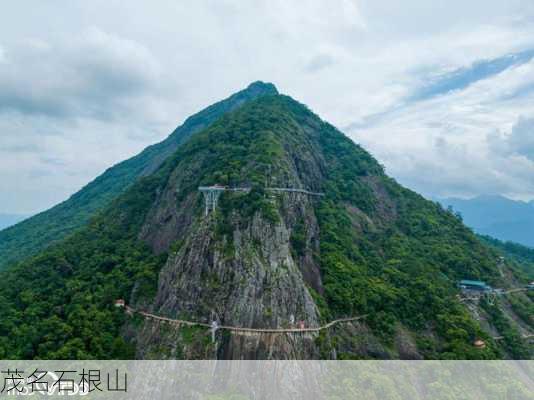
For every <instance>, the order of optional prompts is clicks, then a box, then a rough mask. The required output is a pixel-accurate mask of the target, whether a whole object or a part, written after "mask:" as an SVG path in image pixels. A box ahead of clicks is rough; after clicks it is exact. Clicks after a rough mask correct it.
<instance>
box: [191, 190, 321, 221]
mask: <svg viewBox="0 0 534 400" xmlns="http://www.w3.org/2000/svg"><path fill="white" fill-rule="evenodd" d="M198 190H199V191H200V192H201V193H203V194H204V202H205V208H206V211H205V215H206V216H208V214H209V213H210V212H211V211H214V210H215V209H216V208H217V203H218V201H219V196H220V195H221V193H222V192H225V191H229V192H250V190H251V188H250V187H227V186H222V185H213V186H199V187H198ZM265 190H268V191H270V192H290V193H302V194H306V195H308V196H324V193H319V192H311V191H309V190H306V189H298V188H279V187H266V188H265Z"/></svg>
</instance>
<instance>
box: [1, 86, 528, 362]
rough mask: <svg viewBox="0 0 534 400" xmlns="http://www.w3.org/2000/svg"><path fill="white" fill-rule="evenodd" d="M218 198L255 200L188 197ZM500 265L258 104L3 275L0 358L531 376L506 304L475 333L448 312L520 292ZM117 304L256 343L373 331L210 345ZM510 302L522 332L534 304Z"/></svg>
mask: <svg viewBox="0 0 534 400" xmlns="http://www.w3.org/2000/svg"><path fill="white" fill-rule="evenodd" d="M216 184H217V185H223V186H225V187H228V188H249V189H250V190H246V191H224V193H222V194H221V196H220V198H219V201H218V205H217V207H216V209H215V210H214V211H211V212H210V213H208V214H207V215H206V213H205V205H204V199H203V196H202V194H201V193H200V192H199V190H198V188H199V186H210V185H216ZM269 188H293V189H304V190H307V191H310V192H316V193H324V196H313V195H309V194H307V193H302V192H289V191H273V190H269ZM498 255H499V253H498V252H497V251H495V250H493V249H492V248H490V247H488V246H486V245H484V244H483V243H482V242H481V241H480V240H479V239H478V238H477V237H476V236H475V235H474V234H473V233H472V231H471V230H470V229H468V228H466V227H465V226H464V225H463V224H462V222H461V221H460V220H459V219H458V218H457V217H456V216H454V215H453V214H451V213H449V212H447V211H446V210H444V209H443V208H442V207H441V206H440V205H439V204H436V203H433V202H430V201H427V200H425V199H424V198H423V197H421V196H419V195H418V194H416V193H414V192H412V191H410V190H407V189H405V188H403V187H401V186H400V185H399V184H397V183H396V182H395V181H394V180H393V179H391V178H389V177H388V176H386V175H385V173H384V171H383V169H382V167H381V166H380V165H379V164H378V163H377V162H376V160H375V159H374V158H373V157H372V156H371V155H370V154H368V153H367V152H366V151H365V150H363V149H362V148H361V147H359V146H358V145H356V144H355V143H354V142H352V141H351V140H350V139H349V138H347V137H346V136H344V135H343V134H342V133H341V132H339V131H337V130H336V129H335V128H334V127H333V126H331V125H329V124H328V123H326V122H324V121H322V120H321V119H320V118H319V117H318V116H316V115H315V114H313V113H312V112H311V111H310V110H309V109H308V108H306V107H305V106H304V105H302V104H300V103H298V102H296V101H295V100H293V99H291V98H290V97H287V96H282V95H267V96H261V97H259V98H257V99H255V100H252V101H248V102H247V103H246V104H244V105H243V106H242V107H240V108H238V109H236V110H234V111H232V112H228V113H225V114H224V115H223V116H221V117H220V118H219V119H217V120H216V121H215V122H214V123H212V124H211V125H210V126H209V127H207V128H205V129H203V130H202V131H199V132H197V133H195V134H193V135H191V137H190V138H189V139H188V140H187V141H185V142H184V143H183V144H182V145H181V146H180V147H178V148H177V150H176V151H175V152H174V153H173V154H172V155H171V156H169V157H168V158H167V159H166V160H165V161H164V162H163V164H162V165H161V166H160V167H159V168H157V170H155V171H154V172H153V173H151V174H147V175H146V176H144V177H142V178H140V179H138V180H137V181H136V182H135V183H134V184H133V185H132V186H131V187H129V188H128V189H127V190H125V191H124V193H122V194H121V195H120V196H118V198H116V199H115V200H113V201H112V202H111V203H110V204H109V205H108V206H107V207H106V208H105V210H104V211H103V212H102V213H101V214H99V215H97V216H96V217H94V218H93V219H92V220H91V221H90V223H89V224H88V225H87V226H86V227H84V228H82V229H81V230H79V231H78V232H77V233H75V234H74V235H72V236H70V237H68V238H67V239H65V240H63V241H62V242H60V243H57V244H56V245H54V246H51V247H50V248H48V249H47V250H45V251H44V252H41V253H40V254H38V255H37V256H35V257H33V258H32V259H31V260H27V261H25V262H22V263H20V264H18V265H16V266H13V267H11V268H9V269H8V270H6V271H4V272H2V275H1V276H0V278H1V279H0V313H1V315H2V318H1V319H0V357H2V358H4V359H5V358H36V357H38V358H62V359H77V358H95V359H108V358H134V357H136V358H158V359H161V358H179V359H206V358H209V359H213V358H220V359H265V358H276V359H310V358H325V359H332V358H337V359H347V358H414V359H419V358H460V359H464V358H469V359H471V358H480V359H490V358H502V357H513V358H528V357H530V353H529V349H528V347H527V346H526V344H525V343H524V342H523V341H522V339H521V337H520V333H519V331H518V328H517V327H516V326H515V324H514V323H513V321H512V320H510V319H508V318H507V317H506V316H505V315H504V313H503V311H502V310H501V308H500V307H499V304H500V300H496V302H495V304H490V303H489V302H487V301H482V302H481V307H482V309H483V311H484V313H485V314H484V315H485V316H486V317H485V318H486V321H485V325H486V326H484V328H485V329H482V327H481V325H480V324H479V322H478V321H476V320H475V319H474V318H473V316H472V315H471V314H470V312H469V311H468V309H467V308H466V307H465V305H463V304H462V303H460V301H459V300H458V298H457V294H458V289H457V282H458V280H459V279H463V278H471V279H482V280H484V281H486V282H487V283H489V284H491V285H493V286H494V287H503V288H505V287H510V286H512V285H514V284H517V283H518V282H519V283H520V284H524V282H520V281H519V280H520V279H521V278H520V277H517V276H516V274H515V272H514V269H513V268H512V267H513V266H508V265H504V266H503V265H499V264H498V263H499V261H498ZM499 268H500V269H501V271H503V274H501V273H500V270H499ZM119 298H122V299H126V302H127V303H128V304H129V305H130V306H131V307H133V308H134V309H137V310H144V311H146V312H148V313H152V314H154V315H158V316H161V317H168V318H171V319H182V320H187V321H197V322H203V323H206V324H209V323H210V322H211V321H213V320H217V321H218V323H219V324H222V325H225V326H233V327H248V328H258V329H261V328H280V327H289V326H291V325H292V324H299V325H301V324H302V325H304V326H305V327H313V326H319V325H322V324H325V323H327V322H328V321H332V320H334V319H337V318H343V317H351V316H358V315H365V316H366V317H365V318H364V319H363V320H361V321H355V322H346V323H342V324H337V325H334V326H332V327H331V328H329V329H326V330H322V331H321V332H317V333H315V332H309V333H297V334H280V333H268V332H263V333H251V332H245V333H239V332H233V331H228V330H220V331H218V332H217V333H216V337H215V338H216V341H215V343H212V341H211V334H210V332H209V330H207V329H206V328H205V327H199V326H187V325H185V326H184V325H181V326H173V325H169V324H163V323H159V322H157V321H154V320H150V319H144V318H142V317H141V316H140V315H139V314H136V315H134V316H129V315H128V314H127V313H125V312H123V311H122V310H121V309H117V308H115V307H114V305H113V303H114V300H115V299H119ZM518 298H519V300H518V301H519V303H518V304H519V305H517V306H515V307H517V309H521V310H522V311H523V312H521V313H518V315H517V318H518V319H521V320H526V321H523V322H522V324H523V325H526V324H528V323H529V322H528V320H529V307H531V306H532V301H531V298H529V297H528V296H526V295H525V294H522V293H519V294H518ZM493 334H500V335H503V336H504V339H503V340H500V341H495V340H493V339H492V337H491V336H492V335H493ZM476 339H483V340H484V341H485V342H486V347H485V348H477V347H475V346H473V342H474V341H475V340H476Z"/></svg>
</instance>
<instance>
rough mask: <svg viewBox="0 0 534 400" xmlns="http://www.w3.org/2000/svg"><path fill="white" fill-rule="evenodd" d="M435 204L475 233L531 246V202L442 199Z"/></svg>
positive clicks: (533, 236) (495, 198)
mask: <svg viewBox="0 0 534 400" xmlns="http://www.w3.org/2000/svg"><path fill="white" fill-rule="evenodd" d="M439 202H440V203H441V204H443V205H444V206H445V207H448V206H451V207H452V208H453V209H454V210H455V211H457V212H459V213H460V214H461V215H462V217H463V220H464V222H465V224H466V225H468V226H469V227H471V228H473V229H474V230H475V231H476V232H477V233H479V234H482V235H488V236H492V237H494V238H497V239H499V240H503V241H511V242H516V243H519V244H522V245H524V246H529V247H534V202H533V201H530V202H524V201H517V200H511V199H508V198H506V197H503V196H478V197H475V198H473V199H458V198H446V199H440V200H439Z"/></svg>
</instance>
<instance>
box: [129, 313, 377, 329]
mask: <svg viewBox="0 0 534 400" xmlns="http://www.w3.org/2000/svg"><path fill="white" fill-rule="evenodd" d="M125 310H126V312H128V313H129V314H139V315H141V316H143V317H144V318H145V319H151V320H154V321H161V322H166V323H170V324H172V325H176V326H179V325H186V326H202V327H205V328H210V329H213V328H214V325H212V324H208V323H206V322H194V321H186V320H182V319H172V318H167V317H162V316H159V315H155V314H151V313H148V312H145V311H139V310H136V309H134V308H132V307H129V306H125ZM366 317H367V315H358V316H355V317H348V318H339V319H335V320H333V321H331V322H329V323H327V324H325V325H322V326H318V327H313V328H244V327H239V326H229V325H216V329H217V330H219V329H222V330H227V331H233V332H246V333H260V334H261V333H306V332H319V331H322V330H324V329H329V328H331V327H332V326H334V325H336V324H341V323H344V322H353V321H358V320H361V319H364V318H366Z"/></svg>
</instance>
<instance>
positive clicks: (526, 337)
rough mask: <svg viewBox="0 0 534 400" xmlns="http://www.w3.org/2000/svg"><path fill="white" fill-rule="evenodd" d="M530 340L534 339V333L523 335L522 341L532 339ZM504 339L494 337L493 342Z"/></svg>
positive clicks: (502, 337)
mask: <svg viewBox="0 0 534 400" xmlns="http://www.w3.org/2000/svg"><path fill="white" fill-rule="evenodd" d="M530 338H534V333H530V334H526V335H521V339H530ZM503 339H504V336H494V337H493V340H503Z"/></svg>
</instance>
